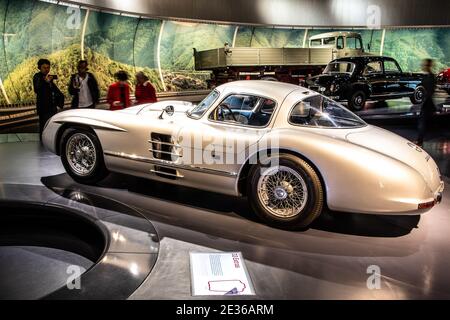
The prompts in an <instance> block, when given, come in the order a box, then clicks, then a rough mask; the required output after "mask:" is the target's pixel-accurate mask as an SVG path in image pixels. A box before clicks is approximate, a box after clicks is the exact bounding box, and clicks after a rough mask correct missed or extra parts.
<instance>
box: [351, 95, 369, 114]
mask: <svg viewBox="0 0 450 320" xmlns="http://www.w3.org/2000/svg"><path fill="white" fill-rule="evenodd" d="M366 100H367V96H366V93H365V92H364V91H362V90H357V91H355V92H354V93H352V94H351V96H350V98H349V99H348V107H349V108H350V110H353V111H361V110H362V109H363V108H364V106H365V105H366Z"/></svg>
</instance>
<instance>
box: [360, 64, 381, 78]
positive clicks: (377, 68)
mask: <svg viewBox="0 0 450 320" xmlns="http://www.w3.org/2000/svg"><path fill="white" fill-rule="evenodd" d="M382 72H383V69H382V67H381V61H372V62H369V63H368V64H367V65H366V66H365V67H364V71H363V75H366V76H367V75H369V74H375V73H382Z"/></svg>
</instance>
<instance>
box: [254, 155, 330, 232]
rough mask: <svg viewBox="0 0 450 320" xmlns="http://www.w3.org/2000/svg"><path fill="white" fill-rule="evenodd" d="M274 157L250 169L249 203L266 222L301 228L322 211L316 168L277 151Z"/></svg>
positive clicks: (320, 191)
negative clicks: (266, 163) (267, 162)
mask: <svg viewBox="0 0 450 320" xmlns="http://www.w3.org/2000/svg"><path fill="white" fill-rule="evenodd" d="M274 159H275V157H272V158H271V160H274ZM275 160H278V163H273V162H269V164H268V165H261V164H259V165H255V166H254V167H253V168H252V169H251V171H250V175H249V180H248V185H247V194H248V197H249V202H250V205H251V206H252V208H253V210H254V211H255V213H256V215H258V217H259V218H260V219H261V220H263V221H264V222H266V223H267V224H268V225H271V226H274V227H277V228H282V229H290V230H298V229H304V228H306V227H308V226H309V225H310V224H311V223H312V222H313V221H314V220H315V219H316V218H317V217H318V216H319V215H320V214H321V212H322V209H323V202H324V194H323V188H322V183H321V181H320V179H319V176H318V174H317V173H316V171H315V170H314V169H313V168H312V167H311V166H310V165H309V164H308V163H307V162H306V161H304V160H302V159H300V158H298V157H295V156H293V155H290V154H280V155H278V156H277V157H276V159H275Z"/></svg>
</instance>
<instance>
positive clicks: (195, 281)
mask: <svg viewBox="0 0 450 320" xmlns="http://www.w3.org/2000/svg"><path fill="white" fill-rule="evenodd" d="M190 260H191V284H192V295H194V296H210V295H254V294H255V290H254V289H253V285H252V282H251V279H250V277H249V275H248V272H247V268H246V267H245V262H244V259H243V257H242V254H241V253H240V252H224V253H221V252H218V253H203V252H202V253H200V252H191V253H190Z"/></svg>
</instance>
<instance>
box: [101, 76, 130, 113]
mask: <svg viewBox="0 0 450 320" xmlns="http://www.w3.org/2000/svg"><path fill="white" fill-rule="evenodd" d="M114 77H115V78H116V79H117V81H116V82H114V83H113V84H112V85H110V86H109V88H108V95H107V101H108V103H109V109H110V110H121V109H124V108H128V107H129V106H130V105H131V103H130V86H129V84H128V74H127V73H126V72H125V71H123V70H120V71H118V72H117V73H116V74H115V75H114Z"/></svg>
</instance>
